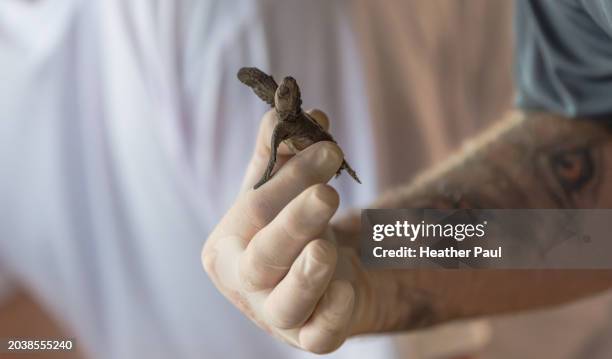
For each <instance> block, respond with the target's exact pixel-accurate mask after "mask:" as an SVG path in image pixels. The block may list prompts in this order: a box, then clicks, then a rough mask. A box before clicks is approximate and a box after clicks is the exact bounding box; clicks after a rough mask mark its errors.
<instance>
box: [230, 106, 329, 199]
mask: <svg viewBox="0 0 612 359" xmlns="http://www.w3.org/2000/svg"><path fill="white" fill-rule="evenodd" d="M306 112H307V113H308V114H309V115H310V116H312V118H314V119H315V120H316V121H317V122H318V123H319V124H320V125H321V126H322V127H323V128H324V129H325V130H327V129H328V128H329V118H328V117H327V115H326V114H325V113H324V112H323V111H321V110H318V109H313V110H309V111H306ZM277 123H278V119H277V117H276V111H275V110H274V109H272V110H270V111H268V112H266V114H265V115H264V117H263V119H262V121H261V124H260V125H259V132H258V134H257V140H256V142H255V150H254V151H253V156H252V157H251V161H250V162H249V165H248V166H247V171H246V174H245V176H244V180H243V181H242V186H241V190H240V191H241V192H244V191H246V190H248V189H251V188H253V185H254V184H255V183H257V181H258V180H259V178H261V176H262V175H263V173H264V171H265V169H266V165H267V164H268V160H269V158H270V152H271V149H270V142H271V139H272V132H273V131H274V127H275V126H276V124H277ZM293 155H294V153H293V152H291V150H290V149H289V148H288V147H287V145H286V144H284V143H281V144H280V146H279V147H278V155H277V158H276V168H280V167H281V166H282V165H283V164H284V163H285V162H287V161H288V160H289V159H290V158H291V157H292V156H293Z"/></svg>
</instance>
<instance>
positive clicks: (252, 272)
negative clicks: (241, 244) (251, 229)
mask: <svg viewBox="0 0 612 359" xmlns="http://www.w3.org/2000/svg"><path fill="white" fill-rule="evenodd" d="M253 262H254V259H253V256H251V255H249V252H248V251H247V252H246V253H245V254H244V255H243V256H242V257H240V260H239V261H238V276H239V278H240V282H241V284H242V287H243V289H245V290H246V291H249V292H251V291H257V290H260V289H264V287H265V286H266V284H265V279H264V277H262V276H260V275H258V274H259V271H258V269H257V266H256V265H255V263H253Z"/></svg>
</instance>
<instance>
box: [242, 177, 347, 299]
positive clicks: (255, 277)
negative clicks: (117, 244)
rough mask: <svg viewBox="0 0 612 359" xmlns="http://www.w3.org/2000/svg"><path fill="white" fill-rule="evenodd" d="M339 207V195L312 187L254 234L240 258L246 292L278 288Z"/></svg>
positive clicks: (327, 187)
mask: <svg viewBox="0 0 612 359" xmlns="http://www.w3.org/2000/svg"><path fill="white" fill-rule="evenodd" d="M338 204H339V197H338V193H337V192H336V191H335V190H334V189H333V188H332V187H330V186H328V185H324V184H317V185H314V186H311V187H309V188H308V189H307V190H305V191H304V192H302V193H301V194H300V195H298V196H297V197H296V198H295V199H293V200H292V201H291V202H290V203H289V204H288V205H287V206H286V207H285V208H284V209H283V210H282V211H281V212H280V213H279V215H278V216H277V217H276V218H275V219H274V220H273V221H272V222H271V223H270V224H269V225H267V226H266V227H265V228H263V229H262V230H261V231H259V232H257V234H256V235H255V236H254V237H253V239H252V240H251V242H250V243H249V244H248V247H247V249H246V251H245V252H244V254H243V255H242V256H241V259H240V276H241V279H242V281H243V283H245V289H247V290H249V291H257V290H262V289H269V288H272V287H274V286H275V285H276V284H278V282H279V281H280V280H281V279H282V278H283V277H284V276H285V274H287V271H288V270H289V268H290V266H291V264H292V263H293V262H294V261H295V259H296V258H297V256H298V255H299V254H300V252H301V251H302V250H303V248H304V246H305V245H306V244H307V243H308V242H309V241H311V240H312V239H314V238H317V237H319V236H320V235H321V234H322V233H323V232H324V231H325V229H326V228H327V225H328V223H329V221H330V219H331V218H332V216H333V215H334V213H335V212H336V210H337V209H338Z"/></svg>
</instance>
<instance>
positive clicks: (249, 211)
mask: <svg viewBox="0 0 612 359" xmlns="http://www.w3.org/2000/svg"><path fill="white" fill-rule="evenodd" d="M246 196H247V198H246V209H245V211H244V215H245V216H246V217H247V218H248V220H249V223H250V224H251V226H253V227H254V228H255V229H256V230H257V231H260V230H262V229H263V228H264V227H265V226H266V225H267V224H268V223H269V222H270V220H271V219H272V205H271V204H270V202H269V201H268V200H266V199H265V198H264V197H263V196H256V194H255V192H253V191H251V192H247V195H246Z"/></svg>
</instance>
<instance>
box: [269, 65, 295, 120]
mask: <svg viewBox="0 0 612 359" xmlns="http://www.w3.org/2000/svg"><path fill="white" fill-rule="evenodd" d="M274 96H275V101H274V102H275V104H276V111H277V112H278V114H279V116H280V118H281V120H285V119H287V118H288V117H289V116H290V115H297V114H298V113H299V112H300V109H301V107H302V98H301V95H300V88H299V86H298V84H297V81H295V79H294V78H293V77H291V76H287V77H285V78H284V79H283V81H282V82H281V83H280V85H278V88H277V89H276V94H275V95H274Z"/></svg>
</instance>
